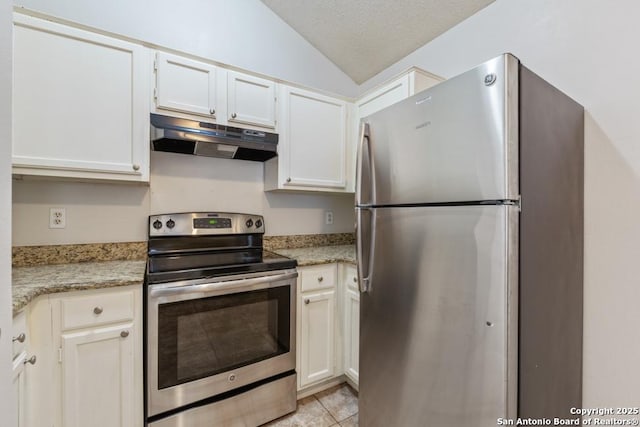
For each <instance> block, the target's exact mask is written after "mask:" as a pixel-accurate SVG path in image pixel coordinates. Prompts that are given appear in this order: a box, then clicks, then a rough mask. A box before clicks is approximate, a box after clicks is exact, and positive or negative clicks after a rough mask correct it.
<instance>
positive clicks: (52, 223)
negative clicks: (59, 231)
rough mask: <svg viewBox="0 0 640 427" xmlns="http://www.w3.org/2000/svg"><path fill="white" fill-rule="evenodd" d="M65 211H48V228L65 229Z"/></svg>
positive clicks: (57, 209)
mask: <svg viewBox="0 0 640 427" xmlns="http://www.w3.org/2000/svg"><path fill="white" fill-rule="evenodd" d="M66 227H67V210H66V209H65V208H51V209H49V228H66Z"/></svg>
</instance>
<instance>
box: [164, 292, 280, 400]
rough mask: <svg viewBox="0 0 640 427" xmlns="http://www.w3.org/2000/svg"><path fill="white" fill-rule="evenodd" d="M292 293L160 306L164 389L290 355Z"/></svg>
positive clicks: (239, 295) (248, 294)
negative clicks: (285, 354)
mask: <svg viewBox="0 0 640 427" xmlns="http://www.w3.org/2000/svg"><path fill="white" fill-rule="evenodd" d="M289 299H290V288H289V286H279V287H276V288H269V289H262V290H256V291H249V292H242V293H235V294H229V295H222V296H215V297H209V298H198V299H192V300H187V301H178V302H172V303H167V304H160V305H159V306H158V350H157V351H158V387H159V388H160V389H163V388H167V387H172V386H176V385H178V384H183V383H186V382H189V381H194V380H197V379H200V378H205V377H209V376H212V375H216V374H218V373H221V372H225V371H228V370H231V369H236V368H239V367H241V366H245V365H249V364H252V363H255V362H259V361H261V360H265V359H269V358H271V357H274V356H277V355H280V354H283V353H287V352H288V351H289V346H290V340H291V337H290V336H289V334H290V324H289V322H290V311H289V310H290V304H291V302H290V300H289Z"/></svg>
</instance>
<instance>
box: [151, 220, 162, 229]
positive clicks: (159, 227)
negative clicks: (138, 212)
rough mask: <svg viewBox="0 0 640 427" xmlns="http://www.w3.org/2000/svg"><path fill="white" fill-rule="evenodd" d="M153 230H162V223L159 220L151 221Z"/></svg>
mask: <svg viewBox="0 0 640 427" xmlns="http://www.w3.org/2000/svg"><path fill="white" fill-rule="evenodd" d="M153 228H155V229H156V230H160V229H161V228H162V223H161V222H160V220H159V219H156V220H155V221H153Z"/></svg>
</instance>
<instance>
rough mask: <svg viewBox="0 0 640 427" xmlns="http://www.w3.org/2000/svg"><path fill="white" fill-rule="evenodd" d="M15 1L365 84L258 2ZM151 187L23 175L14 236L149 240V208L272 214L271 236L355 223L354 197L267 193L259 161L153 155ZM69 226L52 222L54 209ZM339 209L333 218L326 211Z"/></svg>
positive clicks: (312, 82) (282, 72)
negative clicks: (330, 221)
mask: <svg viewBox="0 0 640 427" xmlns="http://www.w3.org/2000/svg"><path fill="white" fill-rule="evenodd" d="M16 5H20V6H24V7H26V8H29V9H31V10H35V11H38V12H41V13H45V14H49V15H53V16H56V17H58V18H61V19H66V20H70V21H74V22H78V23H80V24H83V25H88V26H91V27H96V28H100V29H102V30H104V31H110V32H114V33H118V34H122V35H125V36H128V37H131V38H134V39H138V40H142V41H145V42H148V43H153V44H156V45H161V46H166V47H169V48H173V49H177V50H181V51H184V52H188V53H191V54H194V55H198V56H202V57H207V58H210V59H213V60H216V61H219V62H222V63H227V64H230V65H234V66H237V67H241V68H245V69H248V70H251V71H255V72H260V73H264V74H268V75H271V76H273V77H277V78H281V79H286V80H288V81H293V82H298V83H301V84H304V85H307V86H311V87H316V88H319V89H324V90H327V91H332V92H336V93H340V94H343V95H349V94H354V93H355V92H356V91H357V86H356V85H355V83H353V81H351V79H349V78H348V77H347V76H346V75H345V74H344V73H342V72H341V71H340V70H339V69H338V68H337V67H336V66H335V65H334V64H333V63H331V62H330V61H329V60H328V59H327V58H325V57H324V56H323V55H322V54H321V53H320V52H318V51H317V50H316V49H315V48H313V47H312V46H311V45H310V44H309V43H308V42H306V41H305V40H304V39H303V38H302V37H301V36H300V35H299V34H298V33H296V32H295V31H294V30H292V29H291V28H290V27H289V26H288V25H286V24H285V23H284V22H283V21H282V20H280V18H278V17H277V16H276V15H275V14H274V13H273V12H272V11H271V9H269V8H267V7H266V6H265V5H264V4H263V3H262V2H260V1H259V0H238V1H226V0H207V1H199V0H186V1H181V2H175V1H170V0H162V1H142V0H137V1H125V0H116V1H109V2H82V1H73V0H56V1H50V0H22V1H17V2H16ZM151 168H152V172H151V186H150V187H143V186H135V185H123V184H104V183H76V182H54V181H43V180H29V179H26V180H24V181H14V184H13V192H14V195H13V215H14V222H13V244H14V245H16V246H19V245H38V244H66V243H91V242H118V241H139V240H145V239H146V220H147V216H148V215H149V213H150V212H151V213H161V212H179V211H191V210H228V211H244V212H250V213H261V214H263V215H265V219H266V221H265V223H266V225H267V234H269V235H277V234H314V233H328V232H352V231H353V208H352V207H353V196H326V195H323V196H319V195H300V194H295V195H291V194H264V193H263V184H262V180H263V177H262V176H263V165H262V164H260V163H253V162H244V161H232V160H220V159H209V158H198V157H193V156H179V155H172V154H165V153H152V157H151ZM51 207H64V208H66V209H67V228H66V229H63V230H60V229H55V230H52V229H49V228H48V215H49V208H51ZM325 208H327V209H333V210H334V213H335V222H334V225H333V226H325V225H324V210H325Z"/></svg>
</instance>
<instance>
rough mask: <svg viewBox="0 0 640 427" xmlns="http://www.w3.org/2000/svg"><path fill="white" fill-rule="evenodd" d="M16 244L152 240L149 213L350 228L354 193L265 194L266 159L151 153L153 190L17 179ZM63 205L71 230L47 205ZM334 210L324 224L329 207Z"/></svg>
mask: <svg viewBox="0 0 640 427" xmlns="http://www.w3.org/2000/svg"><path fill="white" fill-rule="evenodd" d="M13 188H14V192H13V217H14V221H13V244H14V245H16V246H23V245H50V244H67V243H94V242H130V241H142V240H146V238H147V228H146V227H147V216H148V215H150V214H157V213H168V212H191V211H223V212H224V211H228V212H246V213H255V214H262V215H264V217H265V225H266V234H267V235H270V236H273V235H290V234H317V233H343V232H353V230H354V219H353V218H354V216H353V195H314V194H274V193H265V192H264V191H263V188H264V185H263V164H262V163H257V162H249V161H241V160H227V159H215V158H208V157H197V156H186V155H180V154H172V153H156V152H152V153H151V185H150V187H145V186H139V185H123V184H104V183H100V184H96V183H74V182H55V181H42V180H25V181H14V183H13ZM51 207H64V208H65V209H66V213H67V228H65V229H50V228H49V219H48V218H49V208H51ZM327 209H331V210H333V212H334V223H333V225H324V211H325V210H327Z"/></svg>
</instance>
